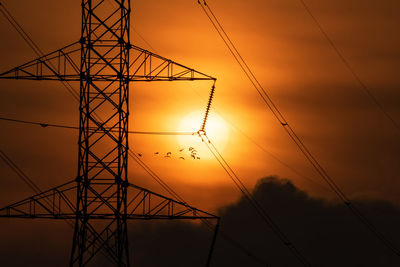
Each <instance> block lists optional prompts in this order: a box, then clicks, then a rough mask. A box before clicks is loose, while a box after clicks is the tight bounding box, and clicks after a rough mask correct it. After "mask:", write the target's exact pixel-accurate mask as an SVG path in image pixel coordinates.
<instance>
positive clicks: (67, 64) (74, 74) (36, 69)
mask: <svg viewBox="0 0 400 267" xmlns="http://www.w3.org/2000/svg"><path fill="white" fill-rule="evenodd" d="M80 50H81V45H80V43H79V42H75V43H72V44H70V45H67V46H65V47H63V48H61V49H59V50H56V51H54V52H52V53H49V54H47V55H44V56H42V57H39V58H37V59H34V60H31V61H29V62H27V63H25V64H22V65H20V66H18V67H15V68H13V69H11V70H9V71H6V72H4V73H1V74H0V79H24V80H61V81H79V79H80V76H81V75H80V68H79V64H80V63H79V60H80Z"/></svg>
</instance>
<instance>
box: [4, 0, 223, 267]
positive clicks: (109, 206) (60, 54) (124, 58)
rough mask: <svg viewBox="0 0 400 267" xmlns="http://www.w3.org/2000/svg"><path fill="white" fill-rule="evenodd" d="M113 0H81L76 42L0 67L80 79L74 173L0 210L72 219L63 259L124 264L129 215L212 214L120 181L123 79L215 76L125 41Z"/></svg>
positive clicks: (124, 1) (13, 75)
mask: <svg viewBox="0 0 400 267" xmlns="http://www.w3.org/2000/svg"><path fill="white" fill-rule="evenodd" d="M113 2H114V3H115V4H116V5H114V7H112V8H111V7H110V6H109V5H106V4H105V1H104V0H82V30H81V38H80V40H79V41H78V42H75V43H73V44H71V45H68V46H65V47H64V48H62V49H59V50H57V51H55V52H53V53H50V54H48V55H44V56H42V57H40V58H38V59H35V60H32V61H30V62H28V63H26V64H23V65H21V66H19V67H16V68H14V69H12V70H10V71H7V72H5V73H3V74H0V78H1V79H28V80H60V81H62V82H78V81H79V83H80V91H79V101H80V104H79V113H80V117H79V140H78V175H77V177H76V179H75V180H73V181H71V182H68V183H66V184H63V185H61V186H58V187H56V188H52V189H50V190H47V191H44V192H42V193H40V194H37V195H34V196H32V197H29V198H27V199H24V200H22V201H19V202H17V203H14V204H12V205H10V206H7V207H5V208H3V209H0V217H17V218H30V219H33V218H50V219H65V220H67V221H69V222H70V223H71V222H73V225H74V236H73V242H72V251H71V257H70V266H86V265H88V264H89V263H90V262H93V261H92V259H93V258H94V257H95V256H96V255H97V254H98V253H103V255H104V256H106V257H107V258H108V259H109V260H111V261H112V262H113V263H114V265H117V266H130V262H129V259H130V258H129V250H128V232H127V220H130V219H218V217H216V216H214V215H212V214H209V213H207V212H203V211H200V210H197V209H195V208H193V207H190V206H188V205H187V204H186V203H182V202H179V201H176V200H174V199H171V198H167V197H165V196H162V195H160V194H156V193H154V192H151V191H149V190H147V189H144V188H141V187H138V186H135V185H133V184H131V183H129V181H128V151H129V146H128V122H129V120H128V119H129V84H130V82H132V81H147V82H149V81H177V80H181V81H182V80H183V81H184V80H213V81H215V78H213V77H211V76H208V75H205V74H203V73H200V72H198V71H195V70H194V69H191V68H188V67H186V66H184V65H181V64H178V63H176V62H174V61H172V60H169V59H166V58H164V57H161V56H159V55H156V54H154V53H152V52H150V51H147V50H144V49H141V48H139V47H137V46H135V45H133V44H131V42H130V34H129V32H130V13H131V6H130V1H129V0H113ZM208 262H209V261H208Z"/></svg>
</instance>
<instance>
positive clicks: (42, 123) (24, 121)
mask: <svg viewBox="0 0 400 267" xmlns="http://www.w3.org/2000/svg"><path fill="white" fill-rule="evenodd" d="M0 120H2V121H10V122H16V123H24V124H31V125H39V126H41V127H43V128H47V127H55V128H64V129H73V130H78V129H79V127H77V126H70V125H63V124H52V123H44V122H35V121H27V120H17V119H11V118H6V117H0ZM106 129H107V128H106ZM116 131H117V130H112V131H111V132H116ZM128 133H130V134H142V135H195V134H196V132H162V131H128Z"/></svg>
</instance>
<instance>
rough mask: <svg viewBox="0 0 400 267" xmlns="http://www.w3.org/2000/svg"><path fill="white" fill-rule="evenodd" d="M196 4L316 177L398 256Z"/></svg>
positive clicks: (215, 23)
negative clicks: (322, 164)
mask: <svg viewBox="0 0 400 267" xmlns="http://www.w3.org/2000/svg"><path fill="white" fill-rule="evenodd" d="M198 4H199V5H200V6H201V8H202V10H203V12H204V13H205V14H206V15H207V17H208V19H209V20H210V22H211V23H212V25H213V27H214V28H215V30H216V31H217V33H218V35H219V36H220V37H221V39H222V40H223V42H224V43H225V45H226V46H227V48H228V49H229V51H230V52H231V54H232V55H233V57H234V59H235V60H236V62H237V63H238V64H239V66H240V67H241V69H242V70H243V72H244V73H245V75H246V77H247V78H248V79H249V80H250V82H251V84H252V85H253V87H254V88H255V89H256V91H257V93H258V94H259V95H260V97H261V98H262V100H263V102H264V103H265V104H266V106H267V107H268V109H269V110H270V111H271V112H272V114H273V115H274V117H275V118H276V120H277V121H278V122H279V123H280V124H281V126H282V127H283V128H284V130H285V131H286V133H287V134H288V135H289V137H290V138H291V139H292V140H293V142H294V143H295V145H296V146H297V147H298V149H299V150H300V151H301V153H302V154H303V155H304V157H305V158H306V159H307V161H308V162H309V163H310V164H311V166H312V167H313V168H314V169H315V171H316V172H317V173H318V175H319V176H320V177H321V178H322V179H323V180H324V181H325V182H326V183H327V184H328V186H329V187H330V189H331V190H332V191H333V192H334V193H335V194H336V195H337V196H338V198H339V199H340V200H341V201H342V203H343V204H344V205H345V206H346V207H348V209H349V210H350V212H351V213H352V214H353V215H354V216H355V217H356V218H357V219H358V220H359V221H360V222H361V223H362V224H364V226H365V227H366V228H367V229H368V230H369V231H370V232H371V233H373V234H374V235H375V236H376V237H377V238H378V239H379V240H380V241H381V243H382V244H383V245H384V246H386V248H388V249H389V250H390V251H392V252H393V253H394V254H396V255H397V256H400V251H399V249H398V248H397V247H396V246H395V245H394V244H393V243H392V241H390V240H389V239H388V238H387V237H386V236H385V235H383V233H382V232H381V231H379V230H378V229H377V228H376V227H375V226H374V225H373V224H372V222H370V220H369V219H368V218H367V217H365V215H364V214H363V213H362V212H361V211H360V210H359V209H358V208H357V207H356V206H355V205H354V204H353V203H352V202H351V201H350V199H349V198H348V197H347V195H346V194H345V193H344V192H343V191H342V190H341V188H340V187H339V186H338V185H337V184H336V183H335V181H334V180H333V179H332V178H331V177H330V175H329V174H328V173H327V172H326V170H325V169H324V168H323V167H322V166H321V164H320V163H319V161H318V160H317V159H316V158H315V157H314V155H313V154H312V153H311V152H310V150H309V149H308V147H307V146H306V145H305V144H304V143H303V141H302V140H301V139H300V138H299V136H298V135H297V134H296V133H295V131H294V130H293V128H292V127H291V126H290V125H289V123H288V121H287V120H286V119H285V117H284V116H283V114H282V113H281V112H280V110H279V109H278V107H277V106H276V105H275V103H274V102H273V101H272V99H271V98H270V96H269V95H268V93H267V92H266V90H265V89H264V88H263V86H262V85H261V84H260V82H259V81H258V80H257V78H256V77H255V75H254V73H253V72H252V70H251V69H250V68H249V66H248V65H247V63H246V62H245V60H244V59H243V57H242V56H241V54H240V53H239V51H238V50H237V49H236V46H235V45H234V44H233V42H232V41H231V39H230V38H229V36H228V34H227V33H226V31H225V30H224V28H223V27H222V25H221V23H220V22H219V20H218V19H217V17H216V16H215V14H214V12H213V11H212V9H211V7H210V6H209V4H208V3H207V2H206V1H205V0H203V1H202V2H200V0H198Z"/></svg>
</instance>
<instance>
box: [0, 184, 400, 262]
mask: <svg viewBox="0 0 400 267" xmlns="http://www.w3.org/2000/svg"><path fill="white" fill-rule="evenodd" d="M253 195H254V197H255V198H256V199H257V200H258V201H259V202H260V203H261V205H262V206H263V207H265V209H266V210H267V211H268V213H269V214H270V215H271V217H272V218H273V219H274V220H275V222H276V223H277V224H278V225H279V226H280V227H281V229H282V230H283V231H284V232H285V233H286V234H287V236H288V237H289V238H290V239H291V240H292V241H293V243H294V244H295V245H296V246H297V248H298V249H299V250H300V251H301V252H302V253H303V254H304V256H305V257H306V258H307V259H308V260H309V261H310V262H311V264H312V266H326V267H329V266H363V267H368V266H371V267H372V266H374V267H376V266H382V267H383V266H384V267H390V266H398V264H399V257H398V256H397V257H396V256H394V255H393V254H392V253H391V252H390V251H388V250H387V249H386V248H385V247H384V246H383V245H382V244H381V243H379V241H378V240H377V239H376V237H375V236H373V235H372V234H371V233H370V232H369V231H368V230H366V228H365V227H364V226H363V225H361V224H360V223H359V222H358V221H357V220H356V219H355V218H354V217H353V216H352V215H351V214H350V213H349V211H348V210H347V208H346V207H344V206H342V205H338V204H334V203H327V202H325V201H323V200H320V199H315V198H310V197H309V196H308V195H307V194H306V193H305V192H303V191H300V190H299V189H297V188H296V187H295V186H294V185H293V184H292V183H291V182H289V181H287V180H281V179H278V178H276V177H269V178H265V179H262V180H260V181H259V182H258V184H257V186H256V187H255V189H254V191H253ZM356 205H357V206H358V207H359V208H360V210H362V211H363V212H364V214H365V215H366V216H367V217H368V218H369V219H370V220H371V221H372V222H373V223H374V224H375V225H376V226H377V228H378V229H380V230H382V231H383V233H384V234H385V235H386V236H387V237H388V238H389V239H390V240H391V241H393V243H394V244H396V245H397V246H399V245H400V242H399V240H400V231H399V229H398V225H399V223H400V210H399V209H398V208H397V207H395V206H393V205H392V204H389V203H387V202H378V201H371V200H360V201H358V202H357V203H356ZM219 214H220V215H221V216H222V222H221V229H222V231H223V232H224V233H226V234H227V235H229V236H230V237H231V238H233V239H234V240H235V241H236V242H239V243H240V244H241V245H243V246H244V247H246V248H247V249H248V250H249V251H251V252H252V253H254V255H257V257H259V258H261V259H263V260H264V261H266V262H268V263H269V264H270V265H271V266H301V265H300V264H299V263H298V262H297V261H296V259H295V258H294V257H293V256H292V255H291V254H290V253H289V252H288V250H287V248H286V247H285V246H284V245H282V243H281V242H280V241H279V240H278V239H277V238H276V236H275V235H274V233H273V232H271V230H270V229H269V228H268V227H266V226H265V225H264V223H263V222H262V221H261V220H260V219H259V217H258V215H257V214H256V213H255V212H254V210H253V209H252V207H251V206H250V205H249V204H248V203H247V202H246V201H245V200H244V199H243V198H241V199H240V200H238V201H237V202H236V203H234V204H231V205H228V206H225V207H222V208H221V209H220V211H219ZM25 222H26V221H25ZM1 224H2V226H5V227H8V228H9V229H10V231H9V232H8V233H6V234H5V235H3V238H2V241H1V244H0V247H1V252H0V253H1V258H2V262H3V264H5V265H3V266H10V267H11V266H26V265H27V264H29V263H30V264H31V266H56V265H57V266H63V265H65V262H66V260H67V258H68V256H69V250H70V239H71V235H70V234H71V233H72V230H71V229H69V228H67V226H64V224H63V223H62V222H59V225H58V224H57V222H52V223H49V222H48V221H45V222H40V221H29V224H27V223H24V222H21V221H17V222H16V223H13V222H12V221H11V220H6V221H4V220H3V221H2V222H1ZM18 229H19V230H18ZM129 234H130V239H129V242H130V249H131V256H132V258H133V266H138V267H140V266H146V267H153V266H154V267H156V266H204V265H205V262H206V259H207V255H208V251H209V246H210V244H211V239H212V233H211V232H210V231H209V230H208V229H207V228H205V227H204V226H202V225H199V224H193V223H187V222H181V221H163V222H153V221H152V222H134V223H130V229H129ZM60 240H65V241H66V242H65V241H63V242H60ZM96 266H103V263H99V262H98V263H97V265H96ZM213 266H261V265H260V264H259V263H258V262H257V261H255V260H254V259H253V258H252V257H249V256H248V255H246V254H244V253H243V252H242V251H240V250H238V248H237V247H234V246H232V244H231V243H227V242H226V240H225V239H222V238H221V235H220V236H219V237H218V239H217V243H216V249H215V252H214V258H213Z"/></svg>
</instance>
